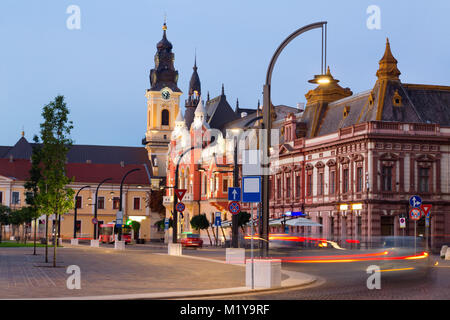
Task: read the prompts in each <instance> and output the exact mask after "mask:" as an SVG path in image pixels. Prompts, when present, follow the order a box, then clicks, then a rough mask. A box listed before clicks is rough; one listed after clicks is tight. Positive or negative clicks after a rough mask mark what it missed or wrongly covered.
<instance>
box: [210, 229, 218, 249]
mask: <svg viewBox="0 0 450 320" xmlns="http://www.w3.org/2000/svg"><path fill="white" fill-rule="evenodd" d="M211 230H212V233H213V236H214V240H216V245H217V244H218V243H219V240H218V239H217V234H216V233H215V232H214V227H213V226H212V225H211Z"/></svg>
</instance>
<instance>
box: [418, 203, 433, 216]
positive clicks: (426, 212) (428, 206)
mask: <svg viewBox="0 0 450 320" xmlns="http://www.w3.org/2000/svg"><path fill="white" fill-rule="evenodd" d="M431 207H432V205H431V204H423V205H422V206H421V207H420V209H422V212H423V214H424V215H425V216H426V217H429V216H430V214H431Z"/></svg>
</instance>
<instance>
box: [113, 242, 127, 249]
mask: <svg viewBox="0 0 450 320" xmlns="http://www.w3.org/2000/svg"><path fill="white" fill-rule="evenodd" d="M114 249H116V250H125V241H123V240H122V241H119V240H117V241H114Z"/></svg>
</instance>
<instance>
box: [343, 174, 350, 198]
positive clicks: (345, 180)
mask: <svg viewBox="0 0 450 320" xmlns="http://www.w3.org/2000/svg"><path fill="white" fill-rule="evenodd" d="M343 178H344V193H346V192H348V186H349V184H348V183H349V181H348V178H349V177H348V169H344V177H343Z"/></svg>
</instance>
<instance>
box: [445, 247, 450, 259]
mask: <svg viewBox="0 0 450 320" xmlns="http://www.w3.org/2000/svg"><path fill="white" fill-rule="evenodd" d="M445 260H450V248H447V252H446V253H445Z"/></svg>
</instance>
